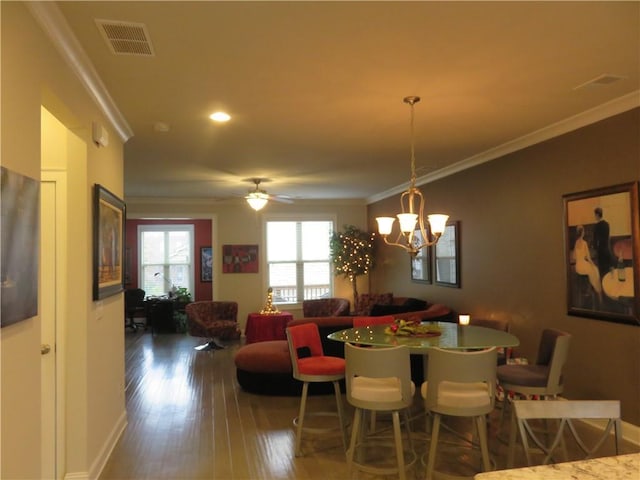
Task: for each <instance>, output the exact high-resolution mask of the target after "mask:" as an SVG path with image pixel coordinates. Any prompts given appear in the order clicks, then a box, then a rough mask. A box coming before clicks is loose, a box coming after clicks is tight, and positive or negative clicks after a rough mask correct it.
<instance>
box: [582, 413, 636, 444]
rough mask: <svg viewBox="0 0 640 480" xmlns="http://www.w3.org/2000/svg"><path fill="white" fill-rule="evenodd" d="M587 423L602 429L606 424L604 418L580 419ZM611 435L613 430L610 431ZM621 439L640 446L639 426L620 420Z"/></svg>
mask: <svg viewBox="0 0 640 480" xmlns="http://www.w3.org/2000/svg"><path fill="white" fill-rule="evenodd" d="M582 421H583V422H584V423H586V424H587V425H590V426H592V427H594V428H598V429H600V430H604V429H605V428H606V426H607V421H606V420H602V421H600V420H582ZM611 435H613V432H611ZM622 440H623V441H625V442H629V443H631V444H632V445H634V446H635V447H640V427H638V426H637V425H634V424H633V423H629V422H624V421H623V422H622Z"/></svg>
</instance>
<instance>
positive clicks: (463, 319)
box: [458, 315, 471, 325]
mask: <svg viewBox="0 0 640 480" xmlns="http://www.w3.org/2000/svg"><path fill="white" fill-rule="evenodd" d="M470 320H471V315H458V323H459V324H460V325H469V321H470Z"/></svg>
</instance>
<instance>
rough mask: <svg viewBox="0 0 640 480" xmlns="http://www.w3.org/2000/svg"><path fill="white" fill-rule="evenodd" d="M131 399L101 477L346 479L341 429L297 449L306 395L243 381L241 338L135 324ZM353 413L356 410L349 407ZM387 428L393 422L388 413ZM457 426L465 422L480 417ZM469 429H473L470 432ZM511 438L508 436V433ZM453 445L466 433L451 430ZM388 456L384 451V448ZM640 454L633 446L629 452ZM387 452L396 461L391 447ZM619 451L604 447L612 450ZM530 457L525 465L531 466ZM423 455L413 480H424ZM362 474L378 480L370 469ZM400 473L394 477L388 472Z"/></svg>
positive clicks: (497, 445)
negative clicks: (209, 347)
mask: <svg viewBox="0 0 640 480" xmlns="http://www.w3.org/2000/svg"><path fill="white" fill-rule="evenodd" d="M125 337H126V372H125V377H126V378H125V388H126V406H127V412H128V425H127V427H126V429H125V431H124V433H123V434H122V436H121V438H120V439H119V441H118V443H117V445H116V447H115V449H114V451H113V453H112V455H111V457H110V459H109V460H108V462H107V464H106V465H105V468H104V469H103V472H102V474H101V476H100V479H101V480H125V479H154V480H163V479H165V480H169V479H171V480H177V479H184V480H187V479H188V480H191V479H219V480H246V479H251V480H253V479H269V480H271V479H302V480H307V479H308V480H328V479H329V480H330V479H346V478H347V468H346V461H345V454H344V451H343V448H342V442H341V440H340V437H339V436H338V435H335V436H325V437H318V438H317V439H315V440H307V441H303V450H304V451H305V452H306V455H305V456H304V457H299V458H296V457H295V456H294V455H293V449H294V431H293V428H292V419H293V418H294V417H295V416H296V415H297V411H298V407H299V398H298V397H270V396H259V395H254V394H251V393H247V392H245V391H243V390H242V389H241V388H240V387H239V386H238V384H237V381H236V378H235V374H236V373H235V366H234V363H233V357H234V354H235V351H236V350H237V349H238V348H239V346H240V342H237V343H232V344H230V345H229V346H228V348H226V349H224V350H217V351H210V352H198V351H196V350H194V348H193V347H194V346H196V345H199V344H200V343H202V339H198V338H192V337H189V336H187V335H183V334H162V335H151V333H148V332H143V331H142V330H139V331H138V332H137V333H133V332H129V331H127V332H126V334H125ZM345 407H346V410H347V414H348V415H349V417H351V415H352V412H353V410H352V408H351V407H350V406H348V405H346V401H345ZM308 408H309V409H310V410H313V409H322V410H327V409H331V408H335V401H334V398H333V396H332V395H328V396H314V397H310V400H309V403H308ZM412 415H413V416H414V418H415V421H414V422H413V426H412V428H413V430H414V432H418V433H417V434H416V442H415V445H416V447H417V450H418V454H419V456H421V455H422V454H423V453H424V452H425V449H426V447H427V442H428V436H427V435H426V433H424V432H425V418H424V414H423V410H422V402H421V401H420V399H419V396H416V399H415V402H414V406H413V410H412ZM498 417H499V411H497V410H496V411H494V413H493V414H492V415H491V425H490V439H489V442H490V448H491V454H492V458H493V461H494V462H495V465H496V468H497V469H502V468H506V454H507V446H506V444H505V443H504V442H502V441H500V440H499V439H498V438H497V436H496V434H497V432H496V426H497V420H498ZM379 422H381V425H382V428H384V427H385V425H384V423H385V419H384V418H382V419H380V420H379ZM455 423H456V424H458V425H454V424H453V423H450V425H451V426H454V427H456V428H458V429H460V428H462V427H460V425H467V424H468V425H469V426H470V425H471V423H470V422H468V423H466V422H465V423H462V422H455ZM464 435H465V436H467V437H468V436H469V432H465V433H464ZM503 435H504V433H503ZM444 438H445V439H446V440H447V443H449V444H453V443H456V442H457V441H458V440H457V439H456V438H455V437H453V436H451V435H449V436H448V437H447V435H446V432H445V437H444ZM380 451H381V452H382V453H383V454H382V455H380V454H379V452H380ZM632 451H636V449H634V448H633V447H632V446H629V445H625V446H623V452H622V453H629V452H632ZM379 452H378V456H379V457H381V458H385V457H388V458H392V455H393V450H392V448H391V447H388V448H387V447H382V448H380V450H379ZM441 452H442V454H441V455H440V457H441V458H442V459H443V461H442V462H441V463H440V465H438V468H440V469H443V470H447V471H451V472H452V473H456V472H457V473H463V474H468V473H470V471H469V470H468V468H467V466H468V464H469V462H471V463H472V464H473V465H476V464H477V465H479V464H480V462H479V453H478V452H477V450H474V451H473V453H472V454H471V455H468V454H462V455H459V454H457V453H456V452H455V450H453V449H451V445H449V446H447V445H446V444H445V447H444V449H442V450H441ZM607 454H613V452H612V451H607V450H604V451H603V452H602V455H607ZM523 457H524V456H523V455H522V456H520V457H518V459H517V463H518V465H523V463H522V462H523ZM423 476H424V466H423V465H422V464H421V462H420V460H418V462H417V463H416V466H415V467H414V468H413V469H412V470H411V471H410V473H409V478H420V479H421V478H423ZM358 478H361V479H374V478H381V477H374V476H371V475H367V474H360V476H359V477H358ZM387 478H390V477H387Z"/></svg>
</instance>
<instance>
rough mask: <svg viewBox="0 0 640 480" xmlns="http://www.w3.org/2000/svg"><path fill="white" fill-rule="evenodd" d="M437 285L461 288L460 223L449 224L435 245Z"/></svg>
mask: <svg viewBox="0 0 640 480" xmlns="http://www.w3.org/2000/svg"><path fill="white" fill-rule="evenodd" d="M435 265H436V272H435V273H436V285H443V286H445V287H455V288H460V222H449V224H448V225H447V226H446V227H445V229H444V233H443V234H442V236H441V237H440V240H438V243H436V245H435Z"/></svg>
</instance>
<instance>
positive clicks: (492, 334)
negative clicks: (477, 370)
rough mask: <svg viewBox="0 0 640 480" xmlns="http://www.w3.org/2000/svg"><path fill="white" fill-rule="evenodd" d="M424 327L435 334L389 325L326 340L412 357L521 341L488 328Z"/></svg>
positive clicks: (340, 333)
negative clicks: (397, 350)
mask: <svg viewBox="0 0 640 480" xmlns="http://www.w3.org/2000/svg"><path fill="white" fill-rule="evenodd" d="M421 325H423V326H432V327H434V330H436V331H434V332H431V333H426V334H417V335H398V334H393V333H390V331H389V325H369V326H365V327H354V328H347V329H345V330H339V331H337V332H333V333H331V334H329V335H328V336H327V338H329V339H330V340H335V341H338V342H345V343H353V344H357V345H369V346H375V347H395V346H399V345H404V346H406V347H408V348H409V351H410V352H411V353H417V354H423V355H428V354H429V349H430V348H433V347H440V348H447V349H454V350H477V349H482V348H489V347H517V346H518V345H519V344H520V341H519V340H518V337H516V336H515V335H513V334H511V333H509V332H505V331H503V330H496V329H493V328H488V327H480V326H476V325H459V324H457V323H452V322H423V323H422V324H421Z"/></svg>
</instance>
